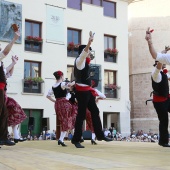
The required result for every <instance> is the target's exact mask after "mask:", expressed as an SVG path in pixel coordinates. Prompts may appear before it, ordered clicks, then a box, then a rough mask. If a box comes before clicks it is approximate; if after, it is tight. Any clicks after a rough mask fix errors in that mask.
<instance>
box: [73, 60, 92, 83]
mask: <svg viewBox="0 0 170 170" xmlns="http://www.w3.org/2000/svg"><path fill="white" fill-rule="evenodd" d="M74 77H75V82H76V83H80V84H86V85H89V86H91V76H90V67H89V64H87V63H86V64H85V67H84V68H83V69H82V70H78V69H77V67H76V60H75V62H74Z"/></svg>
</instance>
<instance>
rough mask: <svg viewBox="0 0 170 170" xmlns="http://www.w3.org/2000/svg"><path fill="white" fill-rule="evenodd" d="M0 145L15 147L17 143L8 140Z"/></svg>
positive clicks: (0, 142) (2, 141)
mask: <svg viewBox="0 0 170 170" xmlns="http://www.w3.org/2000/svg"><path fill="white" fill-rule="evenodd" d="M0 145H6V146H13V145H15V143H14V142H11V141H10V140H8V139H7V140H1V141H0Z"/></svg>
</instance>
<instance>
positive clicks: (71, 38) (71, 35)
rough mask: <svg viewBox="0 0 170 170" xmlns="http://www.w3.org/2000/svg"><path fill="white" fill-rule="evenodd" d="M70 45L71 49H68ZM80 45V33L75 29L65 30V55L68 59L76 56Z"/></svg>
mask: <svg viewBox="0 0 170 170" xmlns="http://www.w3.org/2000/svg"><path fill="white" fill-rule="evenodd" d="M70 43H71V44H72V46H73V48H72V47H71V48H69V45H70ZM79 44H81V31H80V30H75V29H70V28H68V29H67V55H68V56H70V57H77V56H78V46H79Z"/></svg>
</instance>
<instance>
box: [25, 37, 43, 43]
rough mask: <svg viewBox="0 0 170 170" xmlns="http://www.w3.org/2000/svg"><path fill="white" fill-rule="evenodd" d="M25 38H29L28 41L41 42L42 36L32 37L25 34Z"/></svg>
mask: <svg viewBox="0 0 170 170" xmlns="http://www.w3.org/2000/svg"><path fill="white" fill-rule="evenodd" d="M26 40H29V41H35V42H42V40H43V39H42V38H41V37H37V36H35V37H33V36H26Z"/></svg>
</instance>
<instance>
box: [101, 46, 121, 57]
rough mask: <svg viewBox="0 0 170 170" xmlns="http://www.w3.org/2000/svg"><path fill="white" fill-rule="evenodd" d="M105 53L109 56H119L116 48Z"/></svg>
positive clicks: (106, 50) (108, 49)
mask: <svg viewBox="0 0 170 170" xmlns="http://www.w3.org/2000/svg"><path fill="white" fill-rule="evenodd" d="M104 52H105V53H107V54H112V55H115V56H117V54H118V52H119V51H118V50H117V49H116V48H107V49H105V50H104Z"/></svg>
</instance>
